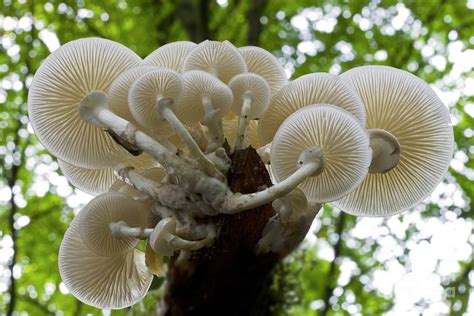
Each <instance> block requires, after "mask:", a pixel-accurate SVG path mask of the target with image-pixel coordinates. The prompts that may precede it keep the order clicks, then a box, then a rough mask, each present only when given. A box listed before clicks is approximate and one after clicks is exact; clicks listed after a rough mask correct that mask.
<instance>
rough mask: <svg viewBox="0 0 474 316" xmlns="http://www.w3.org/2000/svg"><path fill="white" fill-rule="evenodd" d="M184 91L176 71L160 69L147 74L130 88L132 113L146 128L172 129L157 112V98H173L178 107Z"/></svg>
mask: <svg viewBox="0 0 474 316" xmlns="http://www.w3.org/2000/svg"><path fill="white" fill-rule="evenodd" d="M182 90H183V81H182V80H181V76H180V75H179V74H178V73H177V72H176V71H174V70H170V69H159V70H153V71H150V72H147V73H146V74H144V75H143V76H141V77H140V78H138V79H137V80H136V81H135V82H134V83H133V85H132V87H131V88H130V91H129V93H128V104H129V106H130V112H131V113H132V115H133V117H134V118H135V119H136V120H137V121H138V123H140V124H141V125H143V126H144V127H146V128H150V129H154V130H164V129H170V126H169V124H168V123H167V121H166V120H165V119H164V118H162V117H160V115H159V114H158V112H157V111H156V102H157V98H159V97H166V98H171V99H173V101H174V107H176V103H177V102H178V100H179V98H180V95H181V91H182Z"/></svg>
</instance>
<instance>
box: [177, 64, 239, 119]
mask: <svg viewBox="0 0 474 316" xmlns="http://www.w3.org/2000/svg"><path fill="white" fill-rule="evenodd" d="M182 78H183V83H184V88H183V94H182V96H181V99H180V101H179V105H178V109H177V116H178V117H179V118H180V119H181V120H182V121H183V122H184V123H186V124H195V123H198V122H199V121H200V120H201V119H202V118H203V117H204V108H203V106H202V98H203V97H208V98H209V99H210V101H211V103H212V105H213V107H214V109H216V110H217V109H220V114H221V115H224V114H225V113H227V112H228V111H229V108H230V106H231V104H232V101H233V97H232V91H231V90H230V89H229V87H228V86H227V85H226V84H224V83H223V82H222V81H220V80H219V79H217V78H216V77H214V76H213V75H211V74H209V73H207V72H205V71H201V70H191V71H186V72H185V73H183V75H182Z"/></svg>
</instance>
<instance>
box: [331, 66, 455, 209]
mask: <svg viewBox="0 0 474 316" xmlns="http://www.w3.org/2000/svg"><path fill="white" fill-rule="evenodd" d="M341 77H342V78H343V79H344V80H347V81H348V82H350V83H351V84H352V85H353V86H354V88H355V89H356V90H357V92H358V93H359V94H360V96H361V97H362V100H363V101H364V104H365V108H366V113H367V128H370V129H383V130H385V131H388V132H389V133H391V134H392V135H393V136H395V137H396V139H397V140H398V142H399V144H400V160H399V162H398V164H397V165H396V166H395V167H394V168H393V169H391V170H390V171H388V172H386V173H369V175H368V176H367V178H366V179H365V180H364V182H363V183H362V184H361V185H360V187H359V188H357V190H355V191H354V192H352V193H351V194H349V195H347V196H345V197H344V198H342V199H341V200H338V201H335V202H334V203H333V204H334V205H336V206H337V207H338V208H340V209H342V210H343V211H345V212H347V213H350V214H354V215H362V216H390V215H393V214H397V213H400V212H402V211H403V210H406V209H407V208H410V207H412V206H414V205H415V204H417V203H418V202H420V201H422V200H423V199H425V198H426V197H427V196H428V195H429V194H430V193H431V191H432V190H433V189H434V188H435V187H436V186H437V185H438V183H439V182H440V181H441V180H442V179H443V177H444V175H445V174H446V171H447V170H448V166H449V163H450V161H451V157H452V154H453V148H454V139H453V128H452V126H451V121H450V118H449V113H448V111H447V109H446V107H445V106H444V104H443V103H442V102H441V100H440V99H439V98H438V96H437V95H436V93H435V92H434V91H433V90H432V89H431V88H430V87H429V85H428V84H426V83H425V82H423V81H422V80H421V79H419V78H417V77H416V76H414V75H412V74H410V73H408V72H406V71H403V70H400V69H396V68H392V67H386V66H365V67H358V68H354V69H352V70H350V71H348V72H345V73H344V74H342V76H341Z"/></svg>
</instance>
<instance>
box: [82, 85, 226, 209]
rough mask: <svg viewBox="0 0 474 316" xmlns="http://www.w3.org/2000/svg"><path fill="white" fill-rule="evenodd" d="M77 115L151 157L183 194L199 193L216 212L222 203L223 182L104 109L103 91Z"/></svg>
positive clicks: (86, 100) (85, 102) (90, 97)
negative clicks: (175, 182)
mask: <svg viewBox="0 0 474 316" xmlns="http://www.w3.org/2000/svg"><path fill="white" fill-rule="evenodd" d="M79 114H80V115H81V118H82V119H83V120H84V121H86V122H88V123H91V124H94V125H95V126H97V127H100V128H109V129H111V130H113V131H114V132H115V133H116V134H117V135H119V136H120V137H122V138H124V139H125V140H127V141H128V142H129V143H131V144H133V145H135V146H137V147H138V148H140V149H142V150H143V151H144V152H146V153H148V154H149V155H151V156H152V157H154V158H155V159H156V160H157V161H158V162H159V163H160V164H161V165H163V166H164V167H165V168H166V170H167V173H168V175H170V176H173V177H176V178H178V179H179V184H180V186H181V187H182V188H183V189H184V190H185V191H187V192H191V193H197V194H200V195H201V196H202V199H203V200H204V202H205V203H206V204H207V205H209V206H210V207H212V208H213V209H215V211H216V212H217V210H218V209H219V208H220V206H221V205H222V203H223V202H224V199H225V196H226V195H227V193H228V192H229V187H228V186H227V185H226V184H225V183H223V182H221V181H219V180H217V179H215V178H212V177H209V176H207V175H206V174H205V173H204V172H202V171H200V170H198V169H196V168H193V167H192V166H191V165H189V164H188V163H187V162H186V161H185V160H184V159H182V158H180V157H178V156H176V155H175V154H174V153H173V152H171V151H170V150H168V149H167V148H166V147H164V146H163V145H161V144H160V143H158V142H156V141H155V140H154V139H153V138H151V137H150V136H148V135H147V134H145V133H143V132H142V131H139V130H137V128H135V127H134V126H133V125H132V124H130V122H128V121H126V120H124V119H123V118H121V117H119V116H117V115H115V114H114V113H112V112H111V111H110V110H108V104H107V95H106V94H105V93H104V92H102V91H93V92H91V93H89V94H88V95H87V96H86V97H85V98H84V99H83V100H82V101H81V104H80V107H79Z"/></svg>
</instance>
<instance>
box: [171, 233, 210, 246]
mask: <svg viewBox="0 0 474 316" xmlns="http://www.w3.org/2000/svg"><path fill="white" fill-rule="evenodd" d="M163 238H164V240H165V241H166V242H167V243H168V245H169V246H171V247H173V248H175V249H176V250H198V249H201V248H204V247H208V246H210V245H211V244H212V242H213V241H214V239H212V238H206V239H202V240H197V241H192V240H186V239H183V238H181V237H179V236H177V235H174V234H171V233H165V234H164V236H163Z"/></svg>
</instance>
